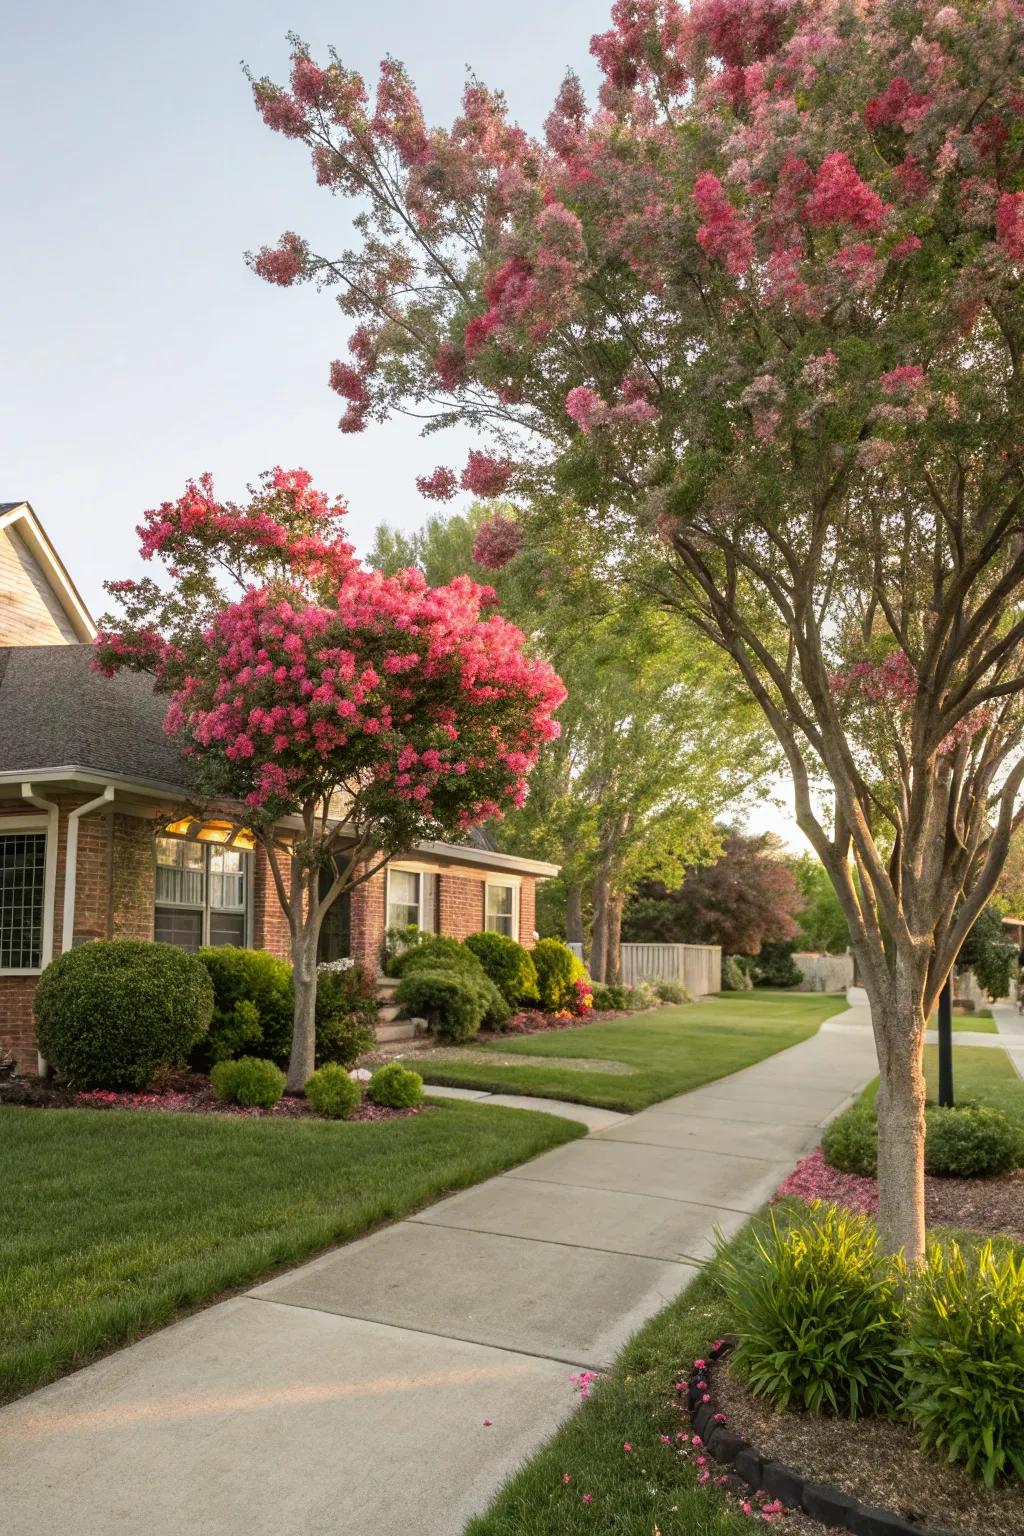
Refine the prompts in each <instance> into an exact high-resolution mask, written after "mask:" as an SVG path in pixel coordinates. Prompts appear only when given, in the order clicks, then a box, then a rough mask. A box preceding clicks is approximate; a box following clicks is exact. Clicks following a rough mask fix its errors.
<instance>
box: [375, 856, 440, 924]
mask: <svg viewBox="0 0 1024 1536" xmlns="http://www.w3.org/2000/svg"><path fill="white" fill-rule="evenodd" d="M437 881H438V877H437V875H435V874H432V873H431V872H430V871H429V870H424V869H396V868H394V867H393V866H391V865H389V866H388V900H387V926H388V927H389V928H409V927H416V928H419V929H421V930H422V931H423V932H424V933H436V932H437Z"/></svg>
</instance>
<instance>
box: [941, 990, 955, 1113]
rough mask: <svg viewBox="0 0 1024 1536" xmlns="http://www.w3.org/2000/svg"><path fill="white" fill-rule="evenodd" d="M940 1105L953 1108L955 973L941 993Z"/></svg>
mask: <svg viewBox="0 0 1024 1536" xmlns="http://www.w3.org/2000/svg"><path fill="white" fill-rule="evenodd" d="M939 1103H940V1104H941V1105H942V1107H943V1109H952V1108H953V971H952V968H951V969H950V972H949V975H948V976H947V977H946V983H945V986H944V987H943V988H942V991H941V992H940V993H939Z"/></svg>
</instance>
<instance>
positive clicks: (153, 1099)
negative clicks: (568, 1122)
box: [0, 1072, 436, 1124]
mask: <svg viewBox="0 0 1024 1536" xmlns="http://www.w3.org/2000/svg"><path fill="white" fill-rule="evenodd" d="M4 1105H13V1106H17V1107H20V1108H27V1109H129V1110H155V1111H158V1112H159V1111H165V1112H166V1111H171V1112H173V1113H176V1114H185V1115H206V1114H212V1115H234V1116H235V1117H236V1118H238V1117H242V1118H244V1119H248V1120H322V1119H324V1118H325V1117H324V1116H322V1115H318V1114H317V1113H316V1111H315V1110H314V1109H313V1107H312V1105H311V1104H309V1103H307V1101H306V1099H305V1098H303V1097H302V1096H301V1095H300V1094H290V1093H286V1094H285V1095H284V1097H283V1098H282V1099H279V1100H278V1102H277V1103H276V1104H275V1105H274V1106H273V1107H272V1108H271V1109H259V1108H251V1109H250V1108H245V1107H243V1106H242V1105H240V1104H225V1103H224V1102H223V1101H222V1100H221V1099H218V1098H217V1097H216V1095H215V1094H214V1092H213V1089H212V1088H211V1087H210V1080H209V1078H208V1077H203V1076H201V1075H200V1074H198V1073H192V1072H181V1073H171V1074H168V1075H167V1076H166V1077H165V1078H164V1079H162V1080H161V1082H160V1083H159V1084H157V1085H155V1086H154V1087H153V1088H152V1089H151V1090H150V1091H149V1092H147V1093H113V1092H108V1091H106V1090H105V1089H94V1090H93V1091H92V1092H90V1093H76V1092H75V1091H74V1090H73V1089H70V1088H63V1087H60V1086H58V1085H54V1084H51V1083H49V1082H47V1081H45V1080H44V1079H43V1078H39V1077H15V1078H8V1079H5V1080H3V1081H0V1108H3V1106H4ZM435 1107H436V1106H434V1105H422V1106H420V1107H417V1108H415V1109H386V1108H384V1107H383V1106H382V1105H379V1104H371V1103H370V1101H369V1099H367V1098H366V1097H365V1096H364V1098H363V1102H362V1104H361V1105H360V1106H359V1108H358V1109H357V1110H356V1111H355V1112H354V1113H353V1114H352V1115H350V1116H349V1117H348V1123H349V1124H351V1123H352V1121H358V1120H395V1119H406V1118H408V1117H409V1116H410V1115H421V1114H429V1113H431V1111H432V1110H433V1109H434V1108H435Z"/></svg>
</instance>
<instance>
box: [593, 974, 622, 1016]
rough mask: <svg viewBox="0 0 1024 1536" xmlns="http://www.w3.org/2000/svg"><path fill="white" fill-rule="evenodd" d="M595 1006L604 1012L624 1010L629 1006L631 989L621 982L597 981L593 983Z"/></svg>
mask: <svg viewBox="0 0 1024 1536" xmlns="http://www.w3.org/2000/svg"><path fill="white" fill-rule="evenodd" d="M591 986H592V989H593V990H592V992H591V996H592V997H593V1001H594V1007H595V1008H600V1009H601V1010H602V1011H604V1012H608V1013H611V1012H616V1013H621V1012H624V1011H625V1010H626V1009H627V1008H628V1007H629V989H628V988H627V987H624V986H623V985H622V983H621V982H618V981H611V982H603V981H595V982H592V983H591Z"/></svg>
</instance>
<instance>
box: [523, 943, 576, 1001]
mask: <svg viewBox="0 0 1024 1536" xmlns="http://www.w3.org/2000/svg"><path fill="white" fill-rule="evenodd" d="M531 955H532V959H533V964H534V968H535V969H536V972H537V992H538V995H539V997H540V1005H541V1007H542V1008H543V1009H544V1011H545V1013H557V1012H558V1010H559V1009H560V1008H571V1007H572V1006H573V1004H574V1003H575V1001H576V993H575V984H576V982H577V981H582V980H583V978H584V977H585V976H586V974H587V972H586V968H585V967H584V964H583V962H582V960H577V958H576V956H575V955H574V954H573V952H572V950H571V949H569V948H568V946H567V945H565V944H563V943H562V941H561V939H540V940H539V941H538V942H537V943H536V944H535V945H534V947H533V950H532V951H531Z"/></svg>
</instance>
